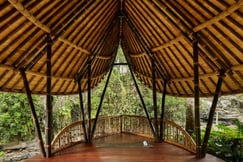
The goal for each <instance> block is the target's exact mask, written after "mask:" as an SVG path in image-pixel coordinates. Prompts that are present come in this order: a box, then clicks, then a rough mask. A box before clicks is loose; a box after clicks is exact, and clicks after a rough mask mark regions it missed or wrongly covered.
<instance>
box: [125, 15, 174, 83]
mask: <svg viewBox="0 0 243 162" xmlns="http://www.w3.org/2000/svg"><path fill="white" fill-rule="evenodd" d="M122 15H123V17H124V18H125V20H126V22H127V24H128V26H129V27H130V29H131V30H132V32H133V34H134V36H135V38H136V39H137V40H138V42H139V43H140V44H141V47H142V48H143V49H144V51H145V54H146V55H147V56H148V57H149V58H150V59H154V61H155V67H156V71H157V72H158V74H159V76H160V77H161V78H163V79H167V80H169V79H170V78H169V76H168V75H167V74H166V73H165V70H164V69H161V68H162V67H161V66H159V64H160V63H158V62H157V60H156V59H155V58H154V57H153V54H152V52H151V49H149V48H148V46H147V45H146V43H145V41H144V40H143V39H142V38H143V37H142V36H141V35H140V33H139V32H138V30H137V29H136V27H135V26H134V25H133V23H132V22H131V20H130V19H128V18H127V16H126V15H127V14H126V13H125V12H122ZM159 67H160V68H159Z"/></svg>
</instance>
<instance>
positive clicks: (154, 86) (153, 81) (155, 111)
mask: <svg viewBox="0 0 243 162" xmlns="http://www.w3.org/2000/svg"><path fill="white" fill-rule="evenodd" d="M155 70H156V68H155V62H154V58H153V59H151V73H152V86H153V108H154V125H155V132H156V141H157V142H158V141H159V136H158V134H159V133H158V132H159V131H158V130H159V126H158V106H157V91H156V76H155Z"/></svg>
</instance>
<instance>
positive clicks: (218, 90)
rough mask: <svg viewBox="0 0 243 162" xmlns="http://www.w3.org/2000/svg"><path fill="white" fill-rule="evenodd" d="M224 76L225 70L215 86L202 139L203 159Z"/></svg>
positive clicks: (221, 72)
mask: <svg viewBox="0 0 243 162" xmlns="http://www.w3.org/2000/svg"><path fill="white" fill-rule="evenodd" d="M224 74H225V70H221V71H220V74H219V78H218V82H217V85H216V90H215V93H214V97H213V102H212V106H211V108H210V112H209V117H208V122H207V127H206V131H205V135H204V139H203V145H202V157H204V156H205V155H206V151H207V145H208V140H209V136H210V132H211V128H212V125H213V118H214V112H215V110H216V106H217V103H218V98H219V94H220V91H221V86H222V83H223V77H224V76H225V75H224Z"/></svg>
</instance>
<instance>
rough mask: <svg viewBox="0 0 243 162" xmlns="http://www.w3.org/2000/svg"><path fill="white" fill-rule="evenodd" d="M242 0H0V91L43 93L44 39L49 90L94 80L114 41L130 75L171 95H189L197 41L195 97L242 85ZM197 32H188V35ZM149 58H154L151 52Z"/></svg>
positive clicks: (106, 65) (108, 62)
mask: <svg viewBox="0 0 243 162" xmlns="http://www.w3.org/2000/svg"><path fill="white" fill-rule="evenodd" d="M242 26H243V0H221V1H219V0H9V1H6V0H0V90H1V91H7V92H20V93H24V92H25V88H24V84H23V79H22V77H21V75H20V69H24V70H25V71H26V75H27V79H28V82H29V86H30V90H31V91H32V93H33V94H45V93H46V69H47V68H46V60H47V59H46V58H47V56H46V46H47V38H48V36H50V37H51V39H52V60H51V62H52V63H51V64H52V68H51V72H52V84H51V87H52V94H53V95H67V94H76V93H78V85H77V79H80V78H82V89H83V90H85V89H87V79H88V75H87V64H88V62H91V64H92V69H91V71H92V80H91V86H92V87H95V86H97V85H98V83H99V82H100V81H101V80H102V79H103V78H104V76H105V75H106V74H107V72H108V71H109V69H110V68H111V66H112V62H113V60H114V57H115V54H116V52H117V49H118V47H119V44H120V45H121V47H122V49H123V52H124V54H125V56H126V58H127V59H128V62H129V63H131V65H132V69H133V71H134V72H135V74H136V76H137V78H139V79H140V80H141V81H142V82H143V83H144V84H146V85H147V86H149V87H152V72H151V69H152V68H151V65H152V63H151V60H155V65H156V72H155V75H156V87H157V89H158V91H162V90H163V79H166V80H168V88H167V93H168V94H169V95H174V96H193V93H194V83H193V76H194V73H193V66H194V64H193V42H195V41H198V48H199V88H200V95H201V96H212V95H213V94H214V91H215V87H216V83H217V79H218V74H219V71H220V70H225V71H226V73H225V77H224V81H223V84H222V92H221V93H222V95H226V94H236V93H242V92H243V30H242ZM193 33H197V38H196V39H195V37H194V34H193ZM152 58H154V59H152Z"/></svg>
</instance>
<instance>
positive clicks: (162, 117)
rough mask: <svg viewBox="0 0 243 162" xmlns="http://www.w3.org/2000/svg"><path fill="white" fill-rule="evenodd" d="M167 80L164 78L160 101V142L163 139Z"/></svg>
mask: <svg viewBox="0 0 243 162" xmlns="http://www.w3.org/2000/svg"><path fill="white" fill-rule="evenodd" d="M166 88H167V80H164V86H163V95H162V102H161V116H160V142H162V141H164V121H163V120H164V113H165V97H166Z"/></svg>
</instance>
